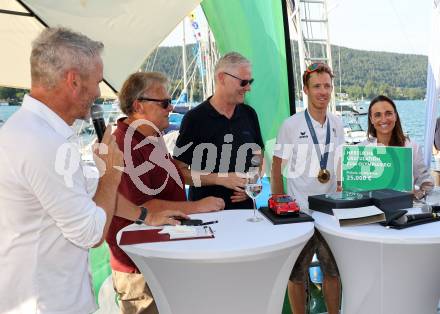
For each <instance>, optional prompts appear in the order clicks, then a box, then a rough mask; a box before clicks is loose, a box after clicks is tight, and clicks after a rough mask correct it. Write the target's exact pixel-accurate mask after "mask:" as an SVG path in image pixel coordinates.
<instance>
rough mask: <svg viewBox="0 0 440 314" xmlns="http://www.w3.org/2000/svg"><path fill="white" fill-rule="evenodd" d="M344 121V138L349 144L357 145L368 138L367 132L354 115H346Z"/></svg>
mask: <svg viewBox="0 0 440 314" xmlns="http://www.w3.org/2000/svg"><path fill="white" fill-rule="evenodd" d="M343 121H344V139H345V143H346V144H348V145H356V144H359V143H360V142H362V141H364V140H366V139H367V132H366V131H365V130H364V129H363V128H362V126H361V124H360V122H359V120H358V119H357V117H356V116H354V115H346V116H345V117H343Z"/></svg>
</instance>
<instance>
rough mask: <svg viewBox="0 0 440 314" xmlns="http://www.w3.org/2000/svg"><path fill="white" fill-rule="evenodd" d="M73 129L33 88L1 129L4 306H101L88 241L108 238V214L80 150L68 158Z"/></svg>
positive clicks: (18, 309) (44, 309)
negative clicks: (34, 95) (90, 185)
mask: <svg viewBox="0 0 440 314" xmlns="http://www.w3.org/2000/svg"><path fill="white" fill-rule="evenodd" d="M72 137H74V134H73V130H72V128H71V127H69V125H67V124H66V123H65V122H64V121H63V120H62V119H61V118H60V117H59V116H58V115H57V114H55V113H54V112H53V111H51V110H50V109H49V108H48V107H47V106H45V105H44V104H43V103H41V102H39V101H37V100H36V99H34V98H32V97H30V96H28V95H26V96H25V98H24V100H23V105H22V107H21V108H20V109H19V110H18V111H17V112H16V113H15V114H14V115H13V116H12V117H10V118H9V119H8V121H7V122H6V123H5V124H4V126H3V127H2V128H1V129H0V165H1V166H0V230H1V236H0V269H1V279H0V313H26V314H29V313H45V314H55V313H56V314H61V313H63V314H70V313H72V314H78V313H91V312H93V311H95V310H96V304H95V301H94V297H93V293H92V288H91V282H90V276H89V271H88V248H90V247H92V246H93V245H94V244H96V243H97V242H98V241H99V240H100V238H101V236H102V233H103V229H104V225H105V221H106V214H105V212H104V210H103V209H102V208H100V207H97V206H96V204H95V203H94V202H93V201H92V199H91V195H89V194H90V193H89V192H90V191H87V179H86V178H85V177H84V175H83V173H82V166H81V165H80V164H78V160H77V159H76V158H77V157H78V156H79V152H78V151H77V150H76V151H71V153H72V154H68V155H69V156H70V157H72V158H68V159H67V161H66V159H65V158H62V157H63V155H65V154H63V152H66V150H65V148H66V147H70V148H72V146H71V145H70V146H66V145H69V140H68V139H71V138H72ZM73 148H74V147H73ZM57 153H58V159H57ZM73 157H75V158H73ZM56 161H57V162H58V163H56ZM66 169H74V170H75V171H71V172H69V171H66Z"/></svg>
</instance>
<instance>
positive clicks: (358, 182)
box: [342, 146, 413, 191]
mask: <svg viewBox="0 0 440 314" xmlns="http://www.w3.org/2000/svg"><path fill="white" fill-rule="evenodd" d="M412 167H413V165H412V149H411V148H410V147H389V146H388V147H387V146H344V147H343V152H342V188H343V189H344V190H346V191H361V190H376V189H384V188H389V189H394V190H399V191H412V189H413V183H412V181H413V180H412Z"/></svg>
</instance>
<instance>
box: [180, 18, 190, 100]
mask: <svg viewBox="0 0 440 314" xmlns="http://www.w3.org/2000/svg"><path fill="white" fill-rule="evenodd" d="M185 22H186V17H184V18H183V21H182V30H183V37H182V39H183V43H182V70H183V88H182V92H181V94H180V95H185V96H184V97H185V101H187V95H188V92H187V87H188V78H187V73H186V72H187V65H186V38H185Z"/></svg>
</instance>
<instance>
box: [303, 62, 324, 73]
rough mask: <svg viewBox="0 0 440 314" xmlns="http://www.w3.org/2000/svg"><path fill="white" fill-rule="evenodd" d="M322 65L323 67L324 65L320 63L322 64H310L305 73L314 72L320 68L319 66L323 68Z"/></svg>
mask: <svg viewBox="0 0 440 314" xmlns="http://www.w3.org/2000/svg"><path fill="white" fill-rule="evenodd" d="M323 65H324V63H322V62H315V63H312V64H311V65H309V66H308V67H307V69H306V72H307V73H312V72H315V71H316V70H318V68H319V67H321V66H323Z"/></svg>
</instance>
